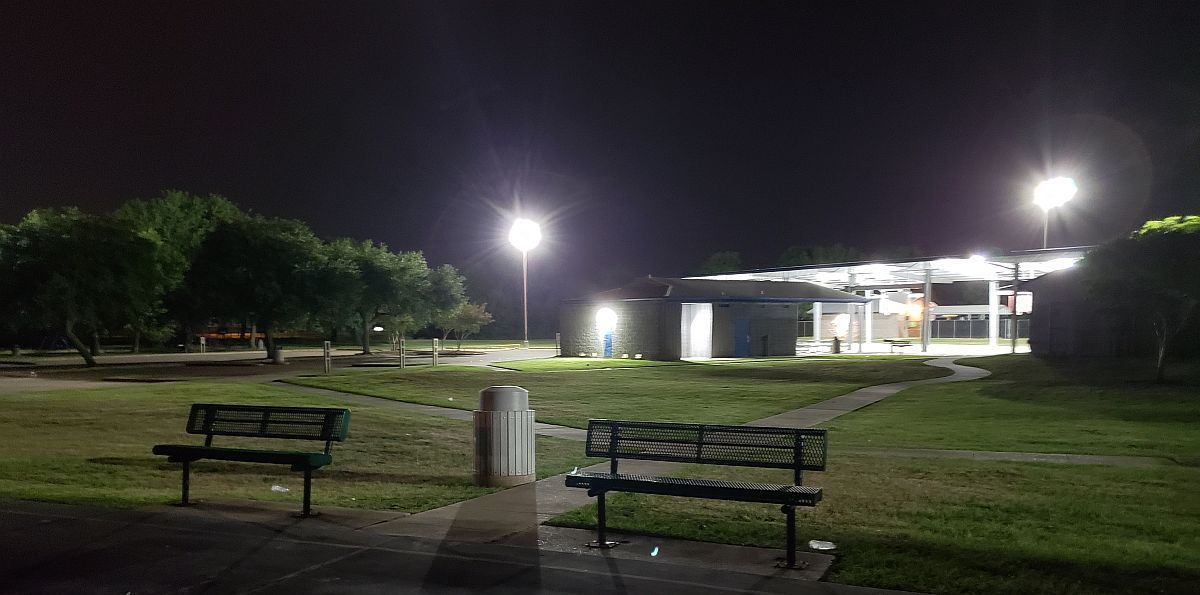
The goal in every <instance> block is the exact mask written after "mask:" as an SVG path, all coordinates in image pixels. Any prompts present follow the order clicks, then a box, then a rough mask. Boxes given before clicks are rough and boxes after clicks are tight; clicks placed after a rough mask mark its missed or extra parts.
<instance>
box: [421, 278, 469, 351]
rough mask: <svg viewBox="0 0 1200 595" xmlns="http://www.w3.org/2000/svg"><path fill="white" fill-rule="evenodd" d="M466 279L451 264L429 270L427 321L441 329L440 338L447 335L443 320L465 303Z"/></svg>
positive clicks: (444, 337)
mask: <svg viewBox="0 0 1200 595" xmlns="http://www.w3.org/2000/svg"><path fill="white" fill-rule="evenodd" d="M465 285H466V281H465V279H463V276H462V274H460V273H459V272H458V269H455V268H454V267H453V266H451V265H448V264H444V265H442V266H440V267H437V268H436V269H432V270H430V271H429V294H428V295H429V301H428V304H427V306H428V314H427V318H428V320H427V322H429V323H430V324H433V325H434V326H436V327H438V328H441V329H442V340H443V341H445V340H446V338H447V337H448V336H449V330H448V329H446V328H445V322H446V321H447V320H448V319H450V318H452V317H453V316H454V315H455V314H456V313H457V312H458V309H459V308H460V307H461V306H462V305H463V304H465V303H467V294H466V287H465Z"/></svg>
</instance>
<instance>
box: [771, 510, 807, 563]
mask: <svg viewBox="0 0 1200 595" xmlns="http://www.w3.org/2000/svg"><path fill="white" fill-rule="evenodd" d="M779 510H780V511H781V512H783V514H785V515H787V556H786V558H785V560H784V561H783V562H781V563H780V564H778V566H779V567H780V568H804V567H806V566H808V563H800V564H797V563H796V507H795V506H791V505H786V504H785V505H784V506H783V508H780V509H779Z"/></svg>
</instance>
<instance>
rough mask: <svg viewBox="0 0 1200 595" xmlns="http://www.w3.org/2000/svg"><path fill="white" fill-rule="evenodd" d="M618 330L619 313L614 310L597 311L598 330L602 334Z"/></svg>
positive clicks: (602, 309)
mask: <svg viewBox="0 0 1200 595" xmlns="http://www.w3.org/2000/svg"><path fill="white" fill-rule="evenodd" d="M616 328H617V313H616V312H613V309H612V308H600V309H599V310H596V330H598V331H600V333H601V334H607V333H611V332H613V330H615V329H616Z"/></svg>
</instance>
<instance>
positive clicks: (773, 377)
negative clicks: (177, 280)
mask: <svg viewBox="0 0 1200 595" xmlns="http://www.w3.org/2000/svg"><path fill="white" fill-rule="evenodd" d="M505 365H508V364H507V363H506V364H505ZM947 373H948V372H947V371H946V370H944V369H942V368H934V367H931V366H926V365H924V364H923V363H922V360H920V359H900V358H895V359H893V358H887V359H883V358H880V359H862V358H853V359H820V360H816V359H814V360H788V361H769V362H755V363H743V364H736V365H705V364H690V365H674V366H645V367H638V368H625V369H604V370H579V371H560V370H546V371H536V372H535V371H531V372H512V371H507V372H506V371H497V370H488V369H483V368H468V367H465V366H443V367H439V368H436V369H434V368H411V369H405V370H396V369H391V370H386V371H380V372H374V371H372V372H363V371H361V370H359V371H354V372H348V373H342V374H334V375H330V376H311V377H303V378H296V379H293V380H291V381H290V382H294V383H297V384H302V385H305V386H315V387H319V388H327V389H331V390H339V391H345V392H352V393H358V394H365V395H371V396H376V397H383V398H387V399H395V400H399V401H410V402H414V403H424V404H428V405H438V406H443V407H456V408H459V409H468V410H469V409H474V408H475V407H476V405H477V404H478V400H479V399H478V395H479V391H480V389H483V388H486V387H488V386H493V385H513V384H516V385H520V386H522V387H524V388H526V389H528V390H529V403H530V407H531V408H533V409H535V410H536V411H537V417H538V420H539V421H542V422H546V423H552V424H559V425H566V426H573V427H578V428H582V427H586V426H587V420H588V419H593V418H610V419H638V420H655V421H679V422H706V423H733V424H736V423H745V422H749V421H753V420H756V419H760V418H763V417H767V416H770V415H774V414H776V413H780V412H783V411H788V410H791V409H796V408H799V407H804V406H807V405H811V404H813V403H817V402H820V401H823V400H825V399H829V398H832V397H835V396H837V395H840V394H843V393H847V392H850V391H853V390H856V389H858V388H862V387H864V386H869V385H873V384H881V383H886V382H896V381H901V380H915V379H921V378H933V377H937V376H942V375H945V374H947Z"/></svg>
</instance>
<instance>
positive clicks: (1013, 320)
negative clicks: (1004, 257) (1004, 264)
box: [1008, 262, 1021, 353]
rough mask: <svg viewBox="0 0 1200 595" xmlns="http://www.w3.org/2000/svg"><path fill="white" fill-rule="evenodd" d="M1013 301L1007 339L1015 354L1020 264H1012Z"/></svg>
mask: <svg viewBox="0 0 1200 595" xmlns="http://www.w3.org/2000/svg"><path fill="white" fill-rule="evenodd" d="M1012 291H1013V299H1012V312H1011V313H1010V314H1011V316H1009V317H1008V322H1009V339H1010V340H1011V341H1012V353H1016V352H1017V296H1018V295H1019V294H1020V291H1021V263H1019V262H1014V263H1013V287H1012Z"/></svg>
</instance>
